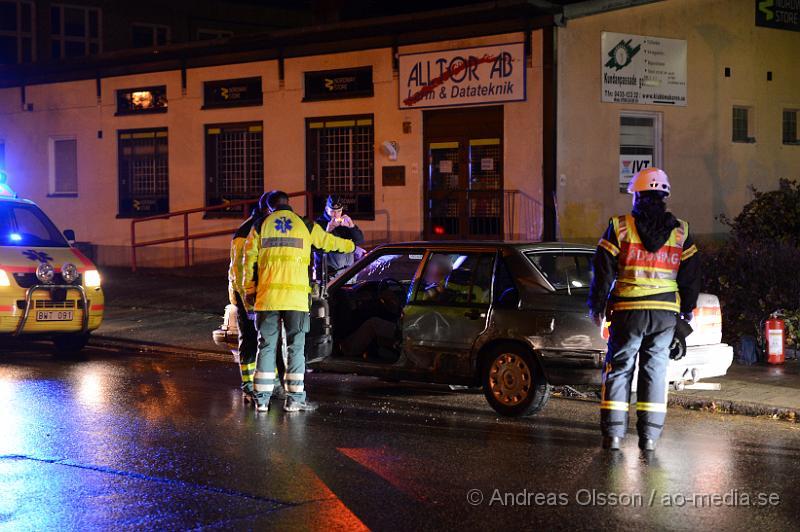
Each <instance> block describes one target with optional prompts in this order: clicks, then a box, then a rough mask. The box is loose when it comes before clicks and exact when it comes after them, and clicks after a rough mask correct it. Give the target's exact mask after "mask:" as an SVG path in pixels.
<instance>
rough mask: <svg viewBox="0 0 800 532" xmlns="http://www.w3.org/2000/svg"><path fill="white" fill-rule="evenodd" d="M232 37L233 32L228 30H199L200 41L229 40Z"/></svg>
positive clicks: (198, 38) (198, 37)
mask: <svg viewBox="0 0 800 532" xmlns="http://www.w3.org/2000/svg"><path fill="white" fill-rule="evenodd" d="M232 35H233V32H232V31H228V30H211V29H208V28H200V29H198V30H197V40H198V41H213V40H214V39H227V38H228V37H230V36H232Z"/></svg>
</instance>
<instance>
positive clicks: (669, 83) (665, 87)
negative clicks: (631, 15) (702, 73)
mask: <svg viewBox="0 0 800 532" xmlns="http://www.w3.org/2000/svg"><path fill="white" fill-rule="evenodd" d="M601 49H602V52H601V60H602V62H601V65H602V67H601V68H602V81H601V84H602V99H603V101H604V102H613V103H638V104H661V105H678V106H685V105H686V41H685V40H681V39H666V38H663V37H644V36H641V35H628V34H626V33H611V32H607V31H604V32H603V34H602V45H601Z"/></svg>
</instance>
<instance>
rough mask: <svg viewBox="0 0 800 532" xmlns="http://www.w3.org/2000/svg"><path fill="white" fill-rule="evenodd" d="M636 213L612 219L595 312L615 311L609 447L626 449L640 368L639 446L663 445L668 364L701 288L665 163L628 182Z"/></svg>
mask: <svg viewBox="0 0 800 532" xmlns="http://www.w3.org/2000/svg"><path fill="white" fill-rule="evenodd" d="M628 193H629V194H633V209H632V211H631V214H628V215H623V216H615V217H613V218H611V221H610V222H609V224H608V228H607V229H606V232H605V234H604V235H603V237H602V238H601V239H600V242H599V244H598V246H597V253H596V254H595V258H594V276H593V279H592V285H591V290H590V294H589V311H590V314H591V316H592V318H593V320H594V321H595V323H596V324H597V325H598V326H601V325H602V324H603V322H604V321H605V319H606V312H607V311H608V312H609V313H610V321H611V326H610V328H609V340H608V353H607V355H606V360H605V367H604V370H603V387H602V390H601V398H600V400H601V403H600V428H601V430H602V433H603V448H605V449H611V450H618V449H619V448H620V445H621V442H622V439H623V438H624V436H625V433H626V432H627V424H628V409H629V406H630V405H629V403H630V396H631V384H632V380H633V374H634V370H635V368H636V362H637V355H638V363H639V377H638V382H637V402H636V413H637V423H636V428H637V432H638V433H639V447H640V448H641V449H642V450H644V451H652V450H654V449H655V445H656V441H657V440H658V438H659V437H660V436H661V432H662V429H663V427H664V421H665V419H666V415H667V382H666V379H667V364H668V362H669V347H670V343H671V342H672V339H673V337H674V335H675V327H676V324H677V320H678V319H681V318H686V319H690V317H691V314H692V311H693V310H694V308H695V306H696V304H697V296H698V294H699V291H700V290H699V288H700V272H699V267H700V264H699V258H698V255H697V247H696V246H695V245H694V242H693V241H692V237H691V236H690V234H689V226H688V224H687V223H686V222H684V221H682V220H679V219H677V218H675V216H674V215H673V214H672V213H671V212H669V211H668V210H667V206H666V202H665V200H666V198H667V197H669V195H670V183H669V177H668V176H667V174H666V172H664V171H663V170H661V169H659V168H647V169H645V170H642V171H641V172H639V173H637V174H636V175H635V176H634V177H633V179H632V180H631V183H630V185H629V186H628Z"/></svg>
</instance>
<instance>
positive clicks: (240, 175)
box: [206, 123, 264, 216]
mask: <svg viewBox="0 0 800 532" xmlns="http://www.w3.org/2000/svg"><path fill="white" fill-rule="evenodd" d="M263 192H264V150H263V127H262V126H261V124H260V123H247V124H230V125H224V126H206V204H207V205H209V206H211V205H221V204H224V203H226V202H232V201H241V200H249V199H252V200H257V199H258V198H259V196H261V194H262V193H263ZM240 214H241V209H236V210H235V212H232V213H227V211H217V213H216V215H222V216H225V215H236V216H239V215H240Z"/></svg>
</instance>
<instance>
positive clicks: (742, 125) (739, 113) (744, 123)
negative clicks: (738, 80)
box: [731, 106, 756, 143]
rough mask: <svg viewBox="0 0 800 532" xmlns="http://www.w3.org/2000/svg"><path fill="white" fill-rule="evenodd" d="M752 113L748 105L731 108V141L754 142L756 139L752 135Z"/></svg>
mask: <svg viewBox="0 0 800 532" xmlns="http://www.w3.org/2000/svg"><path fill="white" fill-rule="evenodd" d="M752 114H753V110H752V109H751V108H750V107H738V106H735V107H734V108H733V120H732V124H731V129H732V140H733V142H747V143H754V142H755V141H756V139H755V138H754V137H753V135H752V129H751V128H752Z"/></svg>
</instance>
